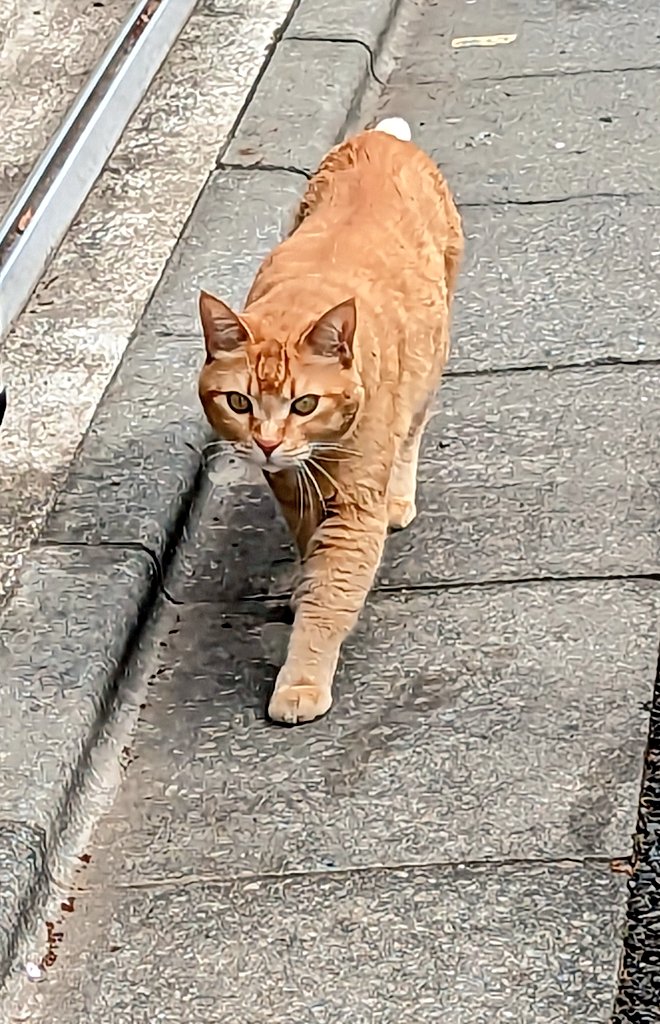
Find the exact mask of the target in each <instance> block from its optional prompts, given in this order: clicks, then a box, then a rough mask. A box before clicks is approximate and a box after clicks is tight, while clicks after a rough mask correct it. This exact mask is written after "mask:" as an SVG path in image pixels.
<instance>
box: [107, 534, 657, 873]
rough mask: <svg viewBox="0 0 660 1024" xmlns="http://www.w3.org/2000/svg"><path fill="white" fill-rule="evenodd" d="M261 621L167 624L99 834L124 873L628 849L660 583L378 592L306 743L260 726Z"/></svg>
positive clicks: (189, 607) (215, 607) (263, 679)
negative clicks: (117, 789) (332, 698)
mask: <svg viewBox="0 0 660 1024" xmlns="http://www.w3.org/2000/svg"><path fill="white" fill-rule="evenodd" d="M195 548H196V545H195V543H194V541H191V542H190V544H189V545H188V547H187V548H186V549H185V550H184V553H183V561H184V562H185V563H186V564H192V565H193V566H194V565H195V558H196V557H197V558H199V557H200V556H201V558H202V559H203V558H204V552H203V551H199V550H197V551H196V550H195ZM172 586H173V587H175V588H176V584H175V583H174V582H172ZM259 611H260V610H259V609H253V608H250V606H249V605H248V606H247V607H246V606H244V605H243V606H242V605H241V604H235V603H227V604H224V605H223V604H199V603H195V601H194V600H191V601H190V603H187V604H186V606H185V607H183V608H178V609H176V610H172V612H171V614H169V615H167V616H165V617H164V618H163V620H162V622H161V623H160V624H159V627H158V631H157V633H156V635H155V638H154V640H153V648H154V651H155V652H156V656H155V660H154V662H153V665H152V666H151V667H150V673H149V679H150V683H149V696H148V698H147V708H146V709H145V711H144V714H143V718H142V722H141V725H140V729H139V732H138V736H137V740H136V743H135V745H134V748H133V751H132V757H133V758H134V760H133V762H132V764H131V766H130V768H129V770H128V772H127V776H126V780H125V783H124V787H123V790H122V793H121V794H120V796H119V799H118V802H117V804H116V806H115V808H114V810H113V812H112V814H111V815H110V817H109V818H108V819H107V820H106V821H105V822H103V823H102V824H101V826H100V828H99V831H98V832H97V835H96V853H95V856H96V857H97V858H98V859H99V860H100V861H101V862H102V863H103V864H104V865H105V867H106V868H107V870H108V872H109V876H110V877H115V878H121V879H122V880H123V882H124V883H126V884H136V885H137V884H139V882H140V879H142V878H143V877H144V875H145V873H146V874H148V877H149V878H150V879H151V880H152V881H154V880H157V879H160V880H163V879H170V878H179V879H187V878H195V877H198V876H199V875H200V874H204V873H209V872H212V873H214V874H217V875H218V876H219V877H225V876H230V877H231V876H236V875H253V876H254V875H264V874H265V875H270V874H273V873H281V872H292V871H295V872H298V871H319V870H324V869H326V868H328V867H332V868H351V869H357V868H360V869H364V868H367V867H373V866H377V865H379V864H420V863H421V864H423V863H428V862H449V861H451V862H454V861H457V860H468V861H476V860H479V861H482V860H486V859H495V860H500V859H517V860H532V859H541V860H549V859H553V858H563V857H566V858H569V857H570V858H576V859H580V858H585V857H586V858H588V857H596V856H599V857H604V858H607V857H608V856H614V855H619V856H626V855H627V852H628V850H629V848H630V841H631V835H632V832H633V831H634V828H635V819H636V808H637V800H638V796H639V785H640V777H641V770H642V752H643V746H644V740H645V736H646V732H647V730H648V702H649V701H650V700H651V698H652V695H653V683H654V679H655V667H656V652H655V650H654V649H653V641H654V638H656V639H657V638H659V637H660V625H659V623H660V585H658V584H651V583H647V582H645V581H641V582H639V583H635V582H626V583H618V582H617V583H583V584H577V583H573V584H571V583H568V584H554V583H548V584H541V585H536V586H532V585H521V586H513V587H501V588H498V587H476V588H471V589H470V588H468V589H463V588H461V589H458V590H456V591H445V592H441V593H434V594H396V595H375V596H373V597H372V599H371V600H370V602H369V605H368V607H367V609H366V611H365V613H364V615H363V616H362V619H361V621H360V625H359V628H358V630H357V632H356V633H355V634H354V635H353V636H352V637H351V638H350V639H349V641H348V642H347V644H346V646H345V650H344V656H343V659H342V664H341V669H340V673H339V677H338V681H337V692H336V704H335V707H334V709H333V712H332V714H331V715H330V716H329V717H328V718H327V719H325V720H323V721H321V722H318V723H316V724H315V726H314V727H313V728H309V729H307V728H305V729H300V730H297V731H294V732H293V733H292V732H291V731H289V730H281V729H274V728H272V726H270V725H269V724H268V723H267V722H266V721H265V714H264V711H265V704H266V701H267V697H268V694H269V690H270V688H271V686H272V684H273V682H274V676H275V672H276V669H275V668H274V667H273V666H272V665H270V664H269V663H268V660H267V656H268V647H267V637H266V630H267V629H268V628H269V627H268V626H267V625H266V622H267V620H268V618H269V615H268V612H267V611H266V610H262V611H261V614H259ZM393 636H396V644H394V645H393V641H392V638H393ZM265 655H266V656H265Z"/></svg>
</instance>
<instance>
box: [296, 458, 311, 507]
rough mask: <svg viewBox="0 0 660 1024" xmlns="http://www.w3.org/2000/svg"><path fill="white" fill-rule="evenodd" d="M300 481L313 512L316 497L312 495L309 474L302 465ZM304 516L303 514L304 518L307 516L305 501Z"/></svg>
mask: <svg viewBox="0 0 660 1024" xmlns="http://www.w3.org/2000/svg"><path fill="white" fill-rule="evenodd" d="M299 479H300V482H301V484H302V485H303V487H304V496H305V497H306V498H307V500H308V501H309V508H310V511H311V510H312V509H313V507H314V496H313V495H312V491H311V488H310V486H309V483H308V481H307V473H306V471H305V468H304V465H303V464H301V466H300V475H299ZM302 494H303V490H302V488H301V495H302ZM302 514H303V516H304V514H305V508H304V501H303V513H302Z"/></svg>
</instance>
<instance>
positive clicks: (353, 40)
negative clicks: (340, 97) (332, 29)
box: [287, 36, 387, 86]
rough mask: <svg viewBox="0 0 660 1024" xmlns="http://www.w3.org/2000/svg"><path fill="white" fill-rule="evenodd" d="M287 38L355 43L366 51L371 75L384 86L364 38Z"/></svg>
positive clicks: (301, 40) (372, 53) (374, 59)
mask: <svg viewBox="0 0 660 1024" xmlns="http://www.w3.org/2000/svg"><path fill="white" fill-rule="evenodd" d="M287 39H295V40H296V41H297V42H301V43H304V42H312V43H339V44H341V43H350V44H351V45H355V44H357V45H358V46H361V47H362V48H363V49H364V50H366V51H367V54H368V57H369V71H370V72H371V75H372V77H373V78H374V80H375V81H376V82H378V84H379V85H382V86H385V85H387V82H384V81H383V79H382V78H380V77H379V76H378V74H377V72H376V58H375V57H374V52H373V50H372V49H371V47H370V46H369V45H368V43H365V41H364V39H356V38H355V36H287Z"/></svg>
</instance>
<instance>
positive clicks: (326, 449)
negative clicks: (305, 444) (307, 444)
mask: <svg viewBox="0 0 660 1024" xmlns="http://www.w3.org/2000/svg"><path fill="white" fill-rule="evenodd" d="M312 454H313V455H316V454H318V455H320V456H321V458H323V456H324V455H326V454H327V456H328V458H329V459H337V460H339V459H342V458H350V457H351V456H353V455H359V454H360V453H359V452H358V451H357V450H356V449H355V448H344V446H343V445H341V444H326V443H325V442H323V441H320V442H316V443H315V444H313V445H312Z"/></svg>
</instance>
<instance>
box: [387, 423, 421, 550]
mask: <svg viewBox="0 0 660 1024" xmlns="http://www.w3.org/2000/svg"><path fill="white" fill-rule="evenodd" d="M427 419H428V417H427V415H426V412H424V415H423V416H422V417H421V418H418V419H417V421H416V422H415V420H413V423H412V424H411V427H410V430H409V431H408V435H407V436H406V437H405V438H404V439H403V441H402V442H401V445H400V447H399V450H398V452H397V454H396V457H395V459H394V463H393V465H392V471H391V473H390V482H389V486H388V488H387V519H388V524H389V527H390V529H391V530H404V529H405V528H406V526H410V524H411V523H412V521H413V519H414V518H415V516H416V515H417V506H416V504H415V497H416V493H417V464H418V462H419V449H420V447H421V444H422V437H423V435H424V427H425V426H426V422H427Z"/></svg>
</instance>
